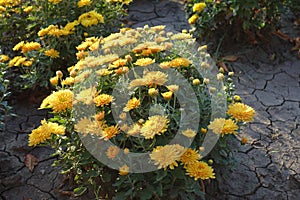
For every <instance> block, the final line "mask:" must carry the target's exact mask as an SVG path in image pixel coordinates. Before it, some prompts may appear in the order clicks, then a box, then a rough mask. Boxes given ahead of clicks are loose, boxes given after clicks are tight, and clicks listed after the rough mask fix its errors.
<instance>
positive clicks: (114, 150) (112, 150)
mask: <svg viewBox="0 0 300 200" xmlns="http://www.w3.org/2000/svg"><path fill="white" fill-rule="evenodd" d="M119 152H120V149H119V148H118V147H117V146H109V147H108V148H107V150H106V155H107V157H108V158H110V159H114V158H115V157H116V156H117V155H118V154H119Z"/></svg>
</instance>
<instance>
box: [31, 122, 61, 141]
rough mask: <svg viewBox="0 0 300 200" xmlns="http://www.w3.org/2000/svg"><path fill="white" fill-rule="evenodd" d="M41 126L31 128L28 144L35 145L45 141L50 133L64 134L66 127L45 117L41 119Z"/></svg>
mask: <svg viewBox="0 0 300 200" xmlns="http://www.w3.org/2000/svg"><path fill="white" fill-rule="evenodd" d="M41 124H42V125H41V126H39V127H38V128H36V129H34V130H32V132H31V134H30V135H29V146H35V145H37V144H40V143H42V142H45V141H46V140H47V139H49V138H50V137H51V135H52V134H60V135H63V134H65V130H66V128H65V127H64V126H62V125H59V124H57V123H52V122H47V121H46V120H45V119H44V120H42V121H41Z"/></svg>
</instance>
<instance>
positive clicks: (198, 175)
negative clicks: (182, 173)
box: [185, 161, 215, 180]
mask: <svg viewBox="0 0 300 200" xmlns="http://www.w3.org/2000/svg"><path fill="white" fill-rule="evenodd" d="M185 169H186V172H187V175H189V176H190V177H192V178H194V179H195V180H198V179H201V180H205V179H210V178H215V173H214V172H213V168H212V167H210V166H209V165H208V164H207V163H205V162H203V161H197V162H194V163H191V164H189V165H186V166H185Z"/></svg>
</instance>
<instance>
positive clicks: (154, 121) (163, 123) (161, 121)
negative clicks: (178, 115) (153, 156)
mask: <svg viewBox="0 0 300 200" xmlns="http://www.w3.org/2000/svg"><path fill="white" fill-rule="evenodd" d="M168 123H169V120H168V118H167V117H166V116H160V115H154V116H151V117H149V118H148V120H147V121H146V122H145V123H144V124H143V127H142V128H141V135H142V136H144V137H145V138H146V139H153V138H154V136H155V135H161V134H162V133H164V132H166V131H167V128H168Z"/></svg>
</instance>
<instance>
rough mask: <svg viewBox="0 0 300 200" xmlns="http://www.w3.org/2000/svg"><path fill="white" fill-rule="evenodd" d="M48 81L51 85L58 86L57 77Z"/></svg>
mask: <svg viewBox="0 0 300 200" xmlns="http://www.w3.org/2000/svg"><path fill="white" fill-rule="evenodd" d="M49 81H50V83H51V85H53V86H56V85H57V84H58V77H57V76H54V77H52V78H50V80H49Z"/></svg>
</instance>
